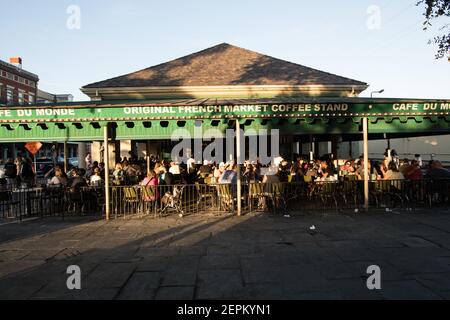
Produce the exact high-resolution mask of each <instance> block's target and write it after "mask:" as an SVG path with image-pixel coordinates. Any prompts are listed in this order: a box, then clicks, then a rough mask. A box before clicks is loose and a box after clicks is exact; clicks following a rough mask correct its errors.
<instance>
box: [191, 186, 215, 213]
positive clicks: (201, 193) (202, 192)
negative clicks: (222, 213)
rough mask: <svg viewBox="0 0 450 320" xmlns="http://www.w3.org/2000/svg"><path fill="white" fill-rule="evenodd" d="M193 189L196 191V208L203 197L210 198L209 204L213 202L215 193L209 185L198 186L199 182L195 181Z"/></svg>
mask: <svg viewBox="0 0 450 320" xmlns="http://www.w3.org/2000/svg"><path fill="white" fill-rule="evenodd" d="M195 189H196V190H197V193H198V200H197V210H198V207H199V205H200V203H201V202H202V200H203V199H206V200H207V199H211V205H212V204H213V203H214V198H215V194H214V191H213V190H212V189H211V188H210V186H209V185H202V186H200V183H198V182H196V183H195Z"/></svg>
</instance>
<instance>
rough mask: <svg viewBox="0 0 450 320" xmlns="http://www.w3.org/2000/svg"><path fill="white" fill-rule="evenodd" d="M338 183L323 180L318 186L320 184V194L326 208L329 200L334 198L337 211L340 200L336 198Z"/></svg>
mask: <svg viewBox="0 0 450 320" xmlns="http://www.w3.org/2000/svg"><path fill="white" fill-rule="evenodd" d="M337 185H338V183H337V182H323V183H320V184H318V186H320V187H319V189H318V194H319V196H320V198H321V200H322V203H323V207H324V209H326V205H327V202H328V200H333V202H334V205H335V208H336V211H338V210H339V207H338V201H337V198H336V188H337Z"/></svg>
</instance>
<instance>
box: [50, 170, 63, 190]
mask: <svg viewBox="0 0 450 320" xmlns="http://www.w3.org/2000/svg"><path fill="white" fill-rule="evenodd" d="M54 172H55V175H54V176H53V178H51V179H50V180H49V181H48V185H49V186H63V185H64V186H65V185H67V178H66V177H64V175H63V172H62V171H61V170H59V169H55V171H54Z"/></svg>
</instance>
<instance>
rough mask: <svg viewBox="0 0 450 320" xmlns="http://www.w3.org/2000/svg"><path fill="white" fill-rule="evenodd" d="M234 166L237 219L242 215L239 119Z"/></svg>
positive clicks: (237, 121)
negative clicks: (235, 165)
mask: <svg viewBox="0 0 450 320" xmlns="http://www.w3.org/2000/svg"><path fill="white" fill-rule="evenodd" d="M236 162H237V163H236V164H237V167H236V169H237V171H236V172H237V173H236V174H237V215H238V217H240V216H241V214H242V203H241V194H242V186H241V162H242V161H241V125H240V123H239V119H236Z"/></svg>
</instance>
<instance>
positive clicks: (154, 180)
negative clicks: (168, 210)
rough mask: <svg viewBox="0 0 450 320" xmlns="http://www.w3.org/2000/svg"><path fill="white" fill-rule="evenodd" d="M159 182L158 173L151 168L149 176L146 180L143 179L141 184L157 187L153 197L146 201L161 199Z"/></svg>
mask: <svg viewBox="0 0 450 320" xmlns="http://www.w3.org/2000/svg"><path fill="white" fill-rule="evenodd" d="M158 184H159V183H158V176H157V175H156V172H155V171H154V170H149V171H148V173H147V176H146V177H145V178H144V180H142V182H141V186H144V187H148V186H153V187H154V188H155V195H154V196H153V197H152V198H151V199H145V200H146V201H155V200H157V199H159V190H158Z"/></svg>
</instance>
